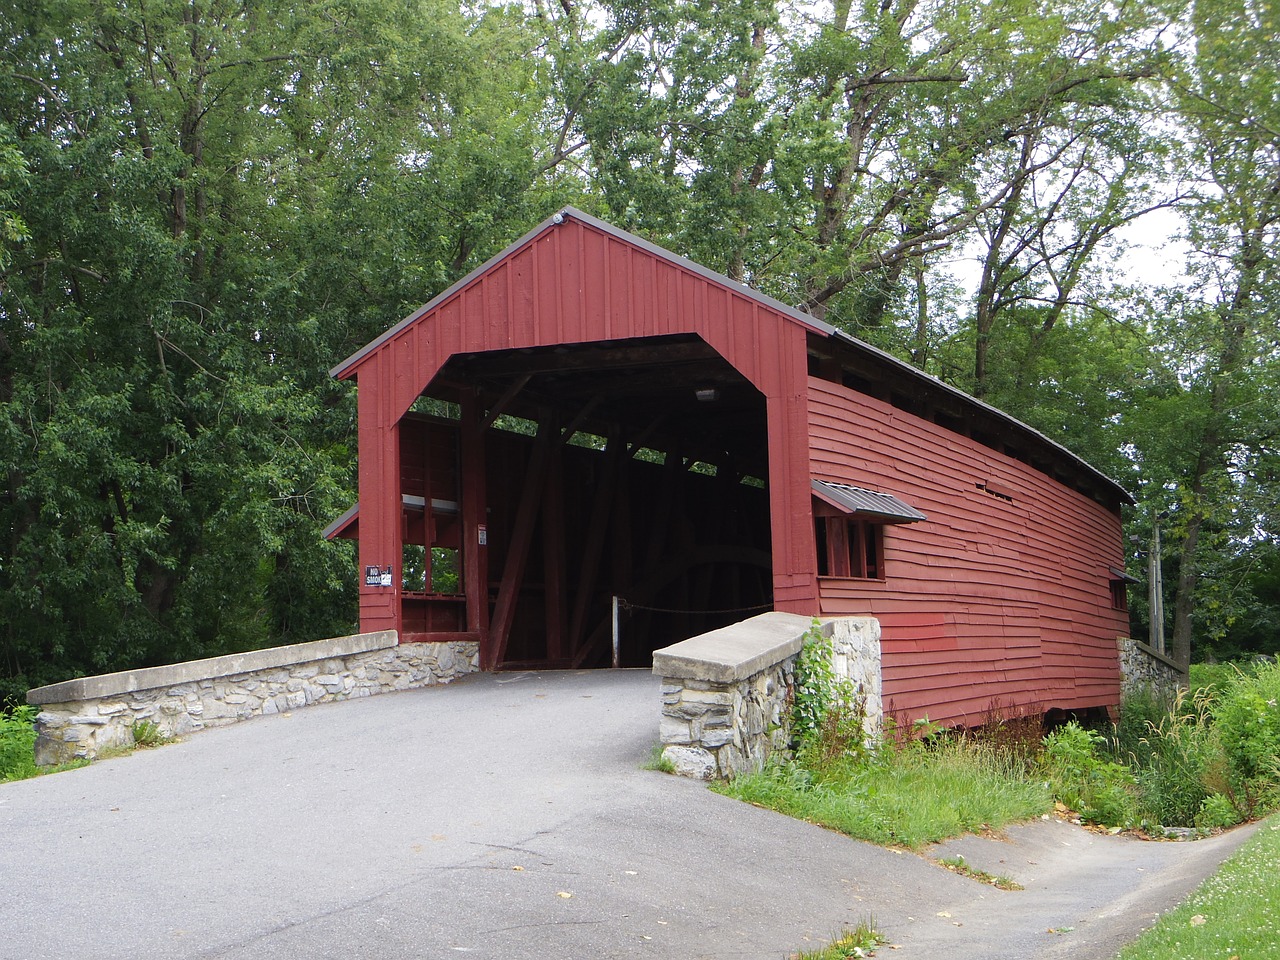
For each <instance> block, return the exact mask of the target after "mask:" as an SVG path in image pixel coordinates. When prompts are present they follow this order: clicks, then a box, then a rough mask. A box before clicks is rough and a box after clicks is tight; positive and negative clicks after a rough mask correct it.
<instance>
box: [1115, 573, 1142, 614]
mask: <svg viewBox="0 0 1280 960" xmlns="http://www.w3.org/2000/svg"><path fill="white" fill-rule="evenodd" d="M1107 572H1108V573H1109V574H1110V575H1111V580H1110V584H1109V586H1110V588H1111V609H1112V610H1126V611H1127V610H1128V609H1129V584H1131V583H1141V582H1142V581H1140V580H1139V579H1138V578H1137V577H1135V576H1133V575H1132V574H1130V573H1128V572H1127V571H1125V570H1123V569H1121V568H1120V567H1107Z"/></svg>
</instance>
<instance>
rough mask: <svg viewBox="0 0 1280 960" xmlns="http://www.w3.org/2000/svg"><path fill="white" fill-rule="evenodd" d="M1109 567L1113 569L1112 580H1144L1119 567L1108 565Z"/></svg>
mask: <svg viewBox="0 0 1280 960" xmlns="http://www.w3.org/2000/svg"><path fill="white" fill-rule="evenodd" d="M1107 569H1108V570H1110V571H1111V579H1112V580H1123V581H1124V582H1125V583H1141V582H1142V581H1140V580H1139V579H1138V578H1137V577H1135V576H1131V575H1130V574H1128V573H1125V572H1124V571H1123V570H1121V569H1120V568H1119V567H1108V568H1107Z"/></svg>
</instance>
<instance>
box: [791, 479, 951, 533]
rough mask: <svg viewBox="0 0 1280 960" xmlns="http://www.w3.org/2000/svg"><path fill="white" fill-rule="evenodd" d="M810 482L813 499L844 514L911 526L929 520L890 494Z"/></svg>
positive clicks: (830, 482)
mask: <svg viewBox="0 0 1280 960" xmlns="http://www.w3.org/2000/svg"><path fill="white" fill-rule="evenodd" d="M810 482H811V484H812V486H813V492H814V494H815V495H816V496H818V497H819V498H820V499H822V500H824V501H825V502H827V503H829V504H831V506H833V507H835V508H836V509H837V510H842V511H843V512H845V513H853V514H862V515H863V516H868V517H876V518H877V519H880V520H883V521H884V522H886V523H915V522H917V521H919V520H928V519H929V518H928V517H926V516H925V515H924V514H923V513H921V512H920V511H919V510H917V509H916V508H915V507H913V506H911V505H910V504H907V503H903V502H902V501H901V500H899V499H898V498H897V497H895V496H894V495H893V494H891V493H877V492H876V491H875V490H867V489H866V488H865V487H852V486H850V485H849V484H847V483H834V482H832V481H830V480H813V481H810Z"/></svg>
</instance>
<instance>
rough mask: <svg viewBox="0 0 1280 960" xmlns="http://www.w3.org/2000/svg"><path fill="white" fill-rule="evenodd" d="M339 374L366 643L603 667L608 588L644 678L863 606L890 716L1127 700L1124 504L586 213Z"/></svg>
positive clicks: (499, 661) (1042, 441)
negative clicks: (744, 629) (472, 647)
mask: <svg viewBox="0 0 1280 960" xmlns="http://www.w3.org/2000/svg"><path fill="white" fill-rule="evenodd" d="M334 374H335V375H336V376H338V377H341V378H354V379H356V380H357V381H358V386H359V392H358V400H359V421H360V422H359V460H360V501H359V504H358V505H357V506H356V507H353V508H352V510H350V511H348V512H347V514H345V515H344V516H343V517H342V518H340V519H339V520H338V521H337V522H335V523H334V524H333V525H332V526H331V527H330V530H329V534H330V535H331V536H348V537H355V538H357V539H358V540H359V557H360V560H359V562H360V571H361V587H360V619H361V629H362V630H365V631H373V630H386V629H394V630H397V631H399V633H400V637H401V640H402V642H412V641H429V640H457V639H473V640H476V641H478V642H479V645H480V650H481V662H482V665H483V666H484V667H485V668H486V669H500V668H513V667H530V666H540V667H545V666H565V667H568V666H593V665H604V664H607V663H608V662H609V661H610V650H611V644H610V634H611V631H610V621H611V598H612V597H614V596H617V597H620V598H622V600H623V601H624V603H625V605H626V606H627V619H626V621H625V623H624V629H623V631H622V635H623V640H624V643H623V648H622V662H623V663H624V664H632V665H648V663H649V657H650V654H651V653H652V651H653V650H654V649H656V648H659V647H662V646H665V645H667V644H669V643H672V642H675V641H678V640H681V639H684V638H685V637H688V636H690V635H692V634H695V633H698V632H702V631H705V630H709V629H712V628H714V627H717V626H722V625H725V624H727V623H731V622H734V621H737V620H740V619H744V618H746V617H748V616H750V615H752V614H753V613H758V612H760V611H761V610H766V609H776V610H782V611H788V612H793V613H800V614H804V615H812V614H828V615H838V614H859V615H871V616H876V617H878V618H880V620H881V623H882V628H883V641H882V642H883V650H884V682H885V696H886V702H887V703H890V705H891V706H892V708H894V709H900V710H903V711H906V712H908V713H923V712H928V713H929V714H930V716H931V717H933V718H934V719H939V720H957V721H963V720H965V719H966V718H967V719H970V720H972V719H974V718H975V717H976V716H978V714H980V713H981V711H983V710H985V709H988V708H990V707H991V706H992V705H993V703H995V704H996V705H999V706H1000V707H1002V708H1003V709H1022V708H1028V709H1029V708H1032V707H1035V708H1045V709H1047V708H1049V707H1055V706H1056V707H1062V708H1066V709H1073V708H1083V707H1091V706H1105V705H1109V704H1114V703H1115V702H1117V701H1118V698H1119V671H1118V665H1117V658H1116V646H1115V640H1116V637H1117V636H1118V635H1119V634H1121V633H1124V632H1125V630H1126V626H1127V619H1126V616H1125V614H1124V612H1123V610H1122V609H1120V608H1119V607H1118V605H1117V601H1116V597H1117V591H1116V590H1115V586H1114V583H1115V580H1116V577H1117V576H1118V575H1119V574H1117V572H1116V571H1115V570H1113V569H1112V568H1117V569H1118V568H1119V567H1121V566H1122V564H1123V555H1122V553H1121V544H1120V524H1119V505H1120V503H1121V501H1122V500H1123V499H1125V497H1126V495H1125V493H1124V492H1123V490H1121V489H1120V488H1119V487H1117V486H1116V485H1115V484H1114V483H1113V482H1112V481H1110V480H1108V479H1106V478H1105V477H1103V476H1101V475H1100V474H1098V473H1097V472H1096V471H1094V470H1092V468H1090V467H1088V466H1087V465H1086V464H1084V463H1083V462H1082V461H1080V460H1078V459H1077V458H1075V457H1074V456H1072V455H1071V454H1069V453H1068V452H1067V451H1065V450H1063V449H1062V448H1061V447H1058V446H1057V445H1055V444H1053V443H1052V442H1051V441H1049V440H1047V439H1046V438H1044V437H1043V436H1041V435H1040V434H1038V433H1035V432H1034V431H1032V430H1030V429H1029V428H1027V427H1025V426H1023V425H1022V424H1019V423H1018V422H1017V421H1015V420H1012V419H1011V418H1009V417H1007V416H1005V415H1004V414H1001V413H1000V412H999V411H996V410H994V409H992V408H990V407H987V406H985V405H983V404H981V403H979V402H978V401H975V400H973V399H972V398H969V397H967V396H965V395H963V394H960V393H958V392H957V391H954V390H952V389H951V388H948V387H946V386H945V385H943V384H941V383H940V382H938V381H936V380H934V379H932V378H929V377H927V376H925V375H923V374H921V373H920V372H919V371H916V370H914V369H913V368H911V367H909V366H907V365H905V364H903V363H902V362H900V361H898V360H896V359H894V358H892V357H889V356H888V355H886V354H883V353H881V352H879V351H877V350H875V349H873V348H871V347H868V346H867V345H865V344H861V343H859V342H857V341H855V340H853V339H851V338H848V337H846V336H844V335H842V334H840V333H839V332H837V331H836V330H834V329H833V328H830V327H828V326H826V325H824V324H821V323H818V322H816V321H815V320H813V319H812V318H811V317H808V316H807V315H805V314H802V313H800V312H798V311H796V310H793V309H791V308H789V307H787V306H785V305H784V304H781V303H779V302H777V301H774V300H772V299H770V298H768V297H765V296H763V295H761V294H759V293H757V292H756V291H753V290H749V289H747V288H745V287H742V286H740V285H739V284H736V283H734V282H732V281H730V280H728V279H727V278H725V277H722V276H719V275H717V274H714V273H712V272H711V271H708V270H706V269H705V268H702V267H700V266H698V265H697V264H694V263H692V262H690V261H687V260H684V259H682V258H679V257H677V256H675V255H673V254H671V253H669V252H667V251H665V250H662V249H660V248H658V247H655V246H653V245H651V244H649V243H646V242H645V241H643V240H641V239H639V238H637V237H634V236H631V235H629V234H626V233H624V232H622V231H619V230H617V229H616V228H614V227H611V226H609V225H608V224H605V223H602V222H601V221H599V220H595V219H593V218H591V217H588V216H586V215H585V214H582V213H580V212H578V211H576V210H573V209H567V210H565V211H563V212H562V213H560V214H557V215H556V216H555V217H553V218H551V219H550V220H548V221H546V222H545V223H543V224H541V225H540V226H538V227H537V228H536V229H534V230H533V231H531V232H530V233H529V234H528V235H526V236H525V237H523V238H522V239H520V240H519V241H517V242H516V243H515V244H513V245H512V246H511V247H509V248H508V249H507V250H505V251H504V252H503V253H501V254H499V255H498V256H496V257H495V258H493V259H492V260H490V261H489V262H488V263H486V264H485V265H483V266H482V267H480V268H479V269H477V270H476V271H474V272H473V273H472V274H470V275H469V276H468V277H466V278H464V279H463V280H462V281H460V282H459V283H457V284H455V285H454V286H453V287H452V288H450V289H449V290H447V291H445V292H444V293H443V294H441V295H440V296H439V297H437V298H436V299H434V300H433V301H431V302H430V303H428V304H427V305H426V306H424V307H422V308H421V309H420V310H418V311H417V312H415V313H414V314H412V315H411V316H409V317H408V318H406V319H405V320H404V321H402V322H401V323H400V324H398V325H397V326H395V327H394V328H392V329H391V330H389V331H387V333H385V334H384V335H383V336H382V337H380V338H378V339H377V340H375V341H374V342H373V343H371V344H369V345H368V346H366V347H365V348H364V349H362V350H360V351H359V352H357V353H356V354H354V355H353V356H352V357H350V358H349V359H347V360H346V361H344V362H343V363H342V364H340V365H339V366H338V367H337V368H335V370H334ZM1120 597H1121V600H1122V591H1121V592H1120ZM1121 606H1122V604H1121Z"/></svg>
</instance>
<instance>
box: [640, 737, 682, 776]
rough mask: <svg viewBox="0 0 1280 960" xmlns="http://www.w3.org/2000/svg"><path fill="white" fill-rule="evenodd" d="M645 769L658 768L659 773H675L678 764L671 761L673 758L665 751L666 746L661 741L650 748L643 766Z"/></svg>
mask: <svg viewBox="0 0 1280 960" xmlns="http://www.w3.org/2000/svg"><path fill="white" fill-rule="evenodd" d="M641 769H643V770H656V771H657V772H658V773H675V772H676V765H675V764H674V763H672V762H671V758H670V757H668V756H667V755H666V753H665V752H664V747H663V745H662V744H660V743H655V744H654V745H653V747H652V748H650V750H649V757H648V759H647V760H645V762H644V764H643V765H642V766H641Z"/></svg>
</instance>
